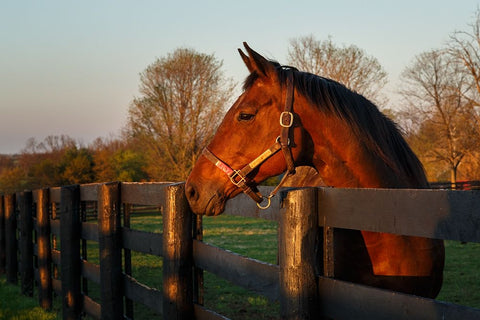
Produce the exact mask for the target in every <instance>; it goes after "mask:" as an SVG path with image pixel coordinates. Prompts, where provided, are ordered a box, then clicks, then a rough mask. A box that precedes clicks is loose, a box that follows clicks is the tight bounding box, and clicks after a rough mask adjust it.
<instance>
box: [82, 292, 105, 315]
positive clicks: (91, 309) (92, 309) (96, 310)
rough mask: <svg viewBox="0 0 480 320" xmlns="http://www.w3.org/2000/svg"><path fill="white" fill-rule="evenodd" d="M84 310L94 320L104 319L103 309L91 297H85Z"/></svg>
mask: <svg viewBox="0 0 480 320" xmlns="http://www.w3.org/2000/svg"><path fill="white" fill-rule="evenodd" d="M83 310H84V311H85V313H86V314H88V315H89V316H90V317H92V318H94V319H101V317H102V307H101V306H100V304H99V303H97V302H95V301H93V300H92V298H90V297H89V296H84V297H83Z"/></svg>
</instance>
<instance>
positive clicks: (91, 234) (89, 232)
mask: <svg viewBox="0 0 480 320" xmlns="http://www.w3.org/2000/svg"><path fill="white" fill-rule="evenodd" d="M82 239H85V240H90V241H95V242H98V239H99V236H98V224H97V223H92V222H82Z"/></svg>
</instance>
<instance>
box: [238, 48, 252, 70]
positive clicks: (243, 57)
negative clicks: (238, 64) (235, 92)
mask: <svg viewBox="0 0 480 320" xmlns="http://www.w3.org/2000/svg"><path fill="white" fill-rule="evenodd" d="M238 52H239V53H240V57H242V60H243V63H245V65H246V66H247V68H248V71H250V72H253V71H254V70H255V69H253V68H252V65H251V63H250V58H249V57H248V56H247V55H246V54H245V53H243V51H242V49H238Z"/></svg>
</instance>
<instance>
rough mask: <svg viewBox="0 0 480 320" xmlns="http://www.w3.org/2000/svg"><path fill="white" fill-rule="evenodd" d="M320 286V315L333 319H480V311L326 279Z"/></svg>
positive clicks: (322, 278) (323, 278)
mask: <svg viewBox="0 0 480 320" xmlns="http://www.w3.org/2000/svg"><path fill="white" fill-rule="evenodd" d="M318 287H319V293H320V306H319V307H320V310H321V313H322V315H323V316H326V317H329V318H334V319H372V320H392V319H405V320H457V319H462V320H474V319H480V310H478V309H473V308H468V307H464V306H459V305H455V304H450V303H445V302H441V301H436V300H433V299H427V298H422V297H418V296H412V295H407V294H403V293H397V292H393V291H388V290H382V289H377V288H373V287H367V286H363V285H357V284H353V283H349V282H344V281H340V280H334V279H329V278H325V277H320V278H319V279H318ZM367 297H368V298H367Z"/></svg>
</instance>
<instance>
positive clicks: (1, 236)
mask: <svg viewBox="0 0 480 320" xmlns="http://www.w3.org/2000/svg"><path fill="white" fill-rule="evenodd" d="M1 274H5V206H4V201H3V195H0V275H1Z"/></svg>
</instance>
